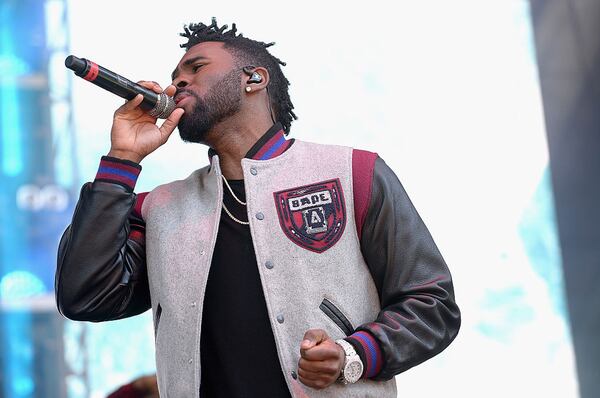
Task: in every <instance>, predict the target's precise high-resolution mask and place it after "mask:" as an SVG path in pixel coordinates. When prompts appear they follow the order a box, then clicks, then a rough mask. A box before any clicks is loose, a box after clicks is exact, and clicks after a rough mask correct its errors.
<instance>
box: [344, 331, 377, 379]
mask: <svg viewBox="0 0 600 398" xmlns="http://www.w3.org/2000/svg"><path fill="white" fill-rule="evenodd" d="M345 340H346V341H347V342H348V343H350V344H352V346H353V347H354V349H355V350H356V353H357V354H358V356H359V357H360V359H361V360H362V362H363V366H364V371H363V375H362V377H363V378H371V377H375V376H377V375H378V374H379V372H381V368H382V367H383V354H382V352H381V347H379V343H378V342H377V340H375V337H373V335H372V334H371V333H369V332H366V331H364V330H360V331H358V332H356V333H353V334H352V335H350V336H348V337H346V339H345Z"/></svg>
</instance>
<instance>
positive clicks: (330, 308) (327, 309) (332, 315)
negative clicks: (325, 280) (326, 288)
mask: <svg viewBox="0 0 600 398" xmlns="http://www.w3.org/2000/svg"><path fill="white" fill-rule="evenodd" d="M319 308H320V309H321V311H323V312H324V313H325V315H327V317H328V318H329V319H331V320H332V321H333V322H334V323H335V324H336V325H337V326H338V327H339V328H340V329H342V332H344V334H346V336H350V335H351V334H352V333H353V332H354V328H353V327H352V324H351V323H350V321H349V320H348V318H346V316H345V315H344V314H343V313H342V311H340V310H339V309H338V308H337V307H336V306H335V304H333V303H332V302H331V301H329V300H328V299H326V298H324V299H323V301H322V302H321V305H319Z"/></svg>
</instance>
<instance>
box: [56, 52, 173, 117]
mask: <svg viewBox="0 0 600 398" xmlns="http://www.w3.org/2000/svg"><path fill="white" fill-rule="evenodd" d="M65 66H66V67H67V68H69V69H71V70H72V71H74V72H75V74H76V75H77V76H79V77H82V78H84V79H85V80H87V81H89V82H92V83H94V84H95V85H96V86H98V87H102V88H103V89H105V90H108V91H110V92H111V93H113V94H117V95H118V96H119V97H121V98H125V99H126V100H131V99H133V98H134V97H135V96H136V95H138V94H142V95H143V96H144V100H143V101H142V103H141V104H140V108H142V109H143V110H144V111H146V112H148V114H149V115H150V116H152V117H156V118H160V119H166V118H167V117H169V115H170V114H171V112H173V109H175V101H174V100H173V97H169V96H168V95H166V94H165V93H160V94H157V93H155V92H154V91H152V90H148V89H147V88H145V87H142V86H140V85H139V84H137V83H134V82H132V81H131V80H128V79H126V78H124V77H123V76H119V75H117V74H116V73H114V72H111V71H110V70H108V69H106V68H103V67H102V66H100V65H98V64H97V63H95V62H92V61H90V60H87V59H85V58H77V57H76V56H74V55H69V56H68V57H67V58H66V59H65Z"/></svg>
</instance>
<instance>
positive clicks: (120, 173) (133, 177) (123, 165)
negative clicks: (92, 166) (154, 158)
mask: <svg viewBox="0 0 600 398" xmlns="http://www.w3.org/2000/svg"><path fill="white" fill-rule="evenodd" d="M141 171H142V166H140V165H139V164H137V163H134V162H132V161H130V160H124V159H118V158H113V157H110V156H102V159H101V160H100V167H98V173H97V174H96V180H95V181H104V182H111V183H113V184H119V185H122V186H123V187H125V188H126V189H127V190H128V191H129V192H133V188H135V183H136V182H137V179H138V176H139V175H140V172H141Z"/></svg>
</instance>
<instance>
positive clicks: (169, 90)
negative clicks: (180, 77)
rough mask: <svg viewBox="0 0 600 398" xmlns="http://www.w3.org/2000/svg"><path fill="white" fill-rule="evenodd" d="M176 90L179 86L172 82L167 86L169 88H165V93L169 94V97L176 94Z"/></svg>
mask: <svg viewBox="0 0 600 398" xmlns="http://www.w3.org/2000/svg"><path fill="white" fill-rule="evenodd" d="M175 92H177V87H175V86H174V85H172V84H169V85H168V86H167V88H166V89H165V94H167V95H168V96H169V97H172V96H174V95H175Z"/></svg>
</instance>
